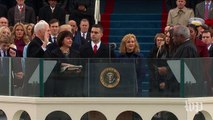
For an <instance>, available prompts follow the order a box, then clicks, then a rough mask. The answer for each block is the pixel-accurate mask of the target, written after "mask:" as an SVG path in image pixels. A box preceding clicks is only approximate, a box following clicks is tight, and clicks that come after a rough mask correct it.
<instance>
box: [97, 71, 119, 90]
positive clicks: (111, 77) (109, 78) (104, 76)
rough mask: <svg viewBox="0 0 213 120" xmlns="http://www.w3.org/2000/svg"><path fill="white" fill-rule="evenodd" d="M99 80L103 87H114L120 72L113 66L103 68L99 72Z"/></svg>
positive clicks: (117, 82)
mask: <svg viewBox="0 0 213 120" xmlns="http://www.w3.org/2000/svg"><path fill="white" fill-rule="evenodd" d="M100 81H101V84H102V85H103V86H104V87H106V88H114V87H116V86H117V85H118V84H119V82H120V73H119V72H118V71H117V70H116V69H115V68H112V67H108V68H105V69H104V70H103V71H102V72H101V74H100Z"/></svg>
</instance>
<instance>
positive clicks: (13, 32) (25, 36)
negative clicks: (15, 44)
mask: <svg viewBox="0 0 213 120" xmlns="http://www.w3.org/2000/svg"><path fill="white" fill-rule="evenodd" d="M18 26H21V27H22V28H23V30H24V35H23V41H24V43H25V44H28V43H29V42H30V40H29V37H28V35H27V31H26V29H25V26H24V24H22V23H20V22H18V23H16V24H15V25H14V27H13V30H12V34H11V38H12V39H13V40H15V39H16V35H15V32H16V28H17V27H18Z"/></svg>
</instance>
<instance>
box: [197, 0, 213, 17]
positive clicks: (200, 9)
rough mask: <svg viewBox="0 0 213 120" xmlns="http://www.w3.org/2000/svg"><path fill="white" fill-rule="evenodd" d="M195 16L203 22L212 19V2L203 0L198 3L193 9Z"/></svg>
mask: <svg viewBox="0 0 213 120" xmlns="http://www.w3.org/2000/svg"><path fill="white" fill-rule="evenodd" d="M206 7H207V8H208V10H207V13H206ZM205 14H207V15H205ZM195 16H196V17H199V18H203V19H204V20H206V19H213V3H212V0H205V1H203V2H200V3H198V4H197V5H196V8H195Z"/></svg>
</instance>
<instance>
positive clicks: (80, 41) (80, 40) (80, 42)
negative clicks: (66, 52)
mask: <svg viewBox="0 0 213 120" xmlns="http://www.w3.org/2000/svg"><path fill="white" fill-rule="evenodd" d="M90 40H91V39H90V32H88V33H87V36H86V39H84V38H83V37H81V32H80V31H78V32H77V33H76V35H75V37H74V42H75V43H76V44H77V45H79V47H80V46H81V45H84V44H86V43H88V42H90Z"/></svg>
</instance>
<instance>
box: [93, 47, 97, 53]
mask: <svg viewBox="0 0 213 120" xmlns="http://www.w3.org/2000/svg"><path fill="white" fill-rule="evenodd" d="M97 47H98V46H97V45H94V49H93V51H94V53H95V54H96V52H97Z"/></svg>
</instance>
